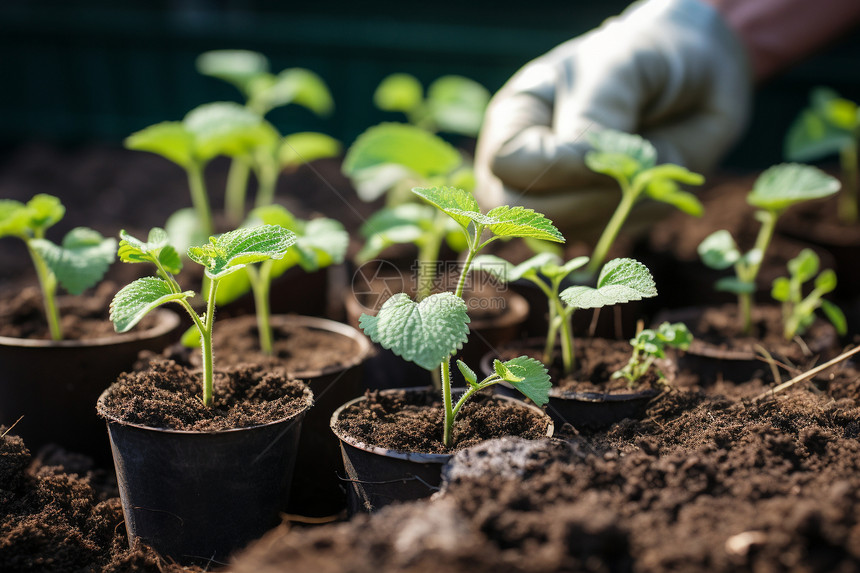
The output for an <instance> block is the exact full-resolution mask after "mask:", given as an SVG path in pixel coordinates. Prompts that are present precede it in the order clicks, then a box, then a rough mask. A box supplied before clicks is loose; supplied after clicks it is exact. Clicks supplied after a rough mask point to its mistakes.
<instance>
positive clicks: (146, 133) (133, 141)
mask: <svg viewBox="0 0 860 573" xmlns="http://www.w3.org/2000/svg"><path fill="white" fill-rule="evenodd" d="M124 144H125V147H126V148H127V149H134V150H137V151H149V152H151V153H155V154H158V155H160V156H162V157H164V158H165V159H168V160H170V161H172V162H174V163H176V164H177V165H179V166H181V167H183V168H185V169H187V168H188V167H189V166H190V165H192V164H193V163H194V160H195V142H194V134H193V133H191V131H189V130H188V128H187V127H186V126H185V125H184V124H183V123H182V122H179V121H164V122H161V123H156V124H155V125H150V126H149V127H145V128H144V129H141V130H140V131H137V132H135V133H132V134H131V135H129V136H128V137H126V138H125V142H124Z"/></svg>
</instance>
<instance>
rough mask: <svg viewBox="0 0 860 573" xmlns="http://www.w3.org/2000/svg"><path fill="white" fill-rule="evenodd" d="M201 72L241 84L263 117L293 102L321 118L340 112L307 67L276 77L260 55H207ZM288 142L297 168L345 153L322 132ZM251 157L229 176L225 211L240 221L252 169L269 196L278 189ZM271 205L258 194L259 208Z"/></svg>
mask: <svg viewBox="0 0 860 573" xmlns="http://www.w3.org/2000/svg"><path fill="white" fill-rule="evenodd" d="M197 71H199V72H200V73H201V74H203V75H206V76H211V77H214V78H219V79H222V80H224V81H226V82H228V83H230V84H232V85H233V86H235V87H236V89H238V90H239V91H240V92H241V93H242V95H243V96H244V98H245V107H246V108H248V109H249V110H250V111H252V112H254V113H255V114H257V115H258V116H259V117H260V118H263V117H265V116H266V114H268V113H269V112H270V111H271V110H273V109H275V108H278V107H282V106H285V105H288V104H296V105H299V106H302V107H304V108H306V109H308V110H310V111H312V112H313V113H315V114H316V115H318V116H328V115H330V114H331V112H332V109H334V102H333V100H332V97H331V93H330V92H329V90H328V87H327V86H326V84H325V82H324V81H323V80H322V78H320V77H319V76H318V75H317V74H315V73H313V72H311V71H310V70H306V69H304V68H287V69H285V70H283V71H281V72H280V73H279V74H277V75H274V74H272V73H270V72H269V60H268V58H266V56H264V55H263V54H260V53H259V52H252V51H250V50H212V51H209V52H204V53H203V54H201V55H200V56H198V58H197ZM290 138H293V140H290ZM287 141H289V142H290V145H289V146H287V151H286V153H288V154H289V151H290V148H292V151H294V152H295V153H293V155H295V156H297V158H298V159H299V161H296V162H295V164H299V163H304V162H307V161H312V160H313V159H320V158H322V157H331V156H333V155H337V154H338V153H340V144H339V143H338V142H337V141H336V140H334V139H332V138H331V137H329V136H327V135H324V134H322V133H315V132H306V133H297V134H295V135H293V136H288V138H287ZM320 152H322V153H320ZM251 159H252V158H249V157H247V156H245V155H239V156H234V157H233V158H232V163H231V164H230V171H229V173H228V174H227V189H226V194H225V197H224V210H225V211H226V213H227V216H228V217H229V218H230V219H231V220H232V221H233V222H239V221H241V220H242V219H243V218H244V217H245V195H246V193H247V188H248V176H249V174H250V172H251V170H252V169H253V170H254V171H255V172H256V173H255V174H256V176H257V180H258V181H259V183H260V187H261V188H262V187H265V188H266V189H267V191H266V193H268V189H269V188H272V189H273V188H274V185H273V184H272V183H271V182H270V181H268V180H264V179H261V178H260V170H261V169H260V166H259V165H257V166H255V165H254V164H253V162H252V161H251ZM281 167H282V168H283V167H284V166H283V165H282V166H281ZM264 194H265V193H264ZM270 203H271V201H268V202H265V199H262V200H261V198H260V194H258V196H257V206H258V207H259V206H261V205H268V204H270Z"/></svg>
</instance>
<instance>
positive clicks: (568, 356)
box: [558, 309, 573, 375]
mask: <svg viewBox="0 0 860 573" xmlns="http://www.w3.org/2000/svg"><path fill="white" fill-rule="evenodd" d="M558 314H559V316H560V317H561V360H562V363H563V364H564V373H565V374H566V375H567V374H570V373H571V372H573V329H572V328H571V327H570V317H571V315H572V314H573V312H571V313H567V312H565V310H564V309H559V311H558Z"/></svg>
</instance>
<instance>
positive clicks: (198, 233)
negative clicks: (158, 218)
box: [164, 207, 208, 253]
mask: <svg viewBox="0 0 860 573" xmlns="http://www.w3.org/2000/svg"><path fill="white" fill-rule="evenodd" d="M164 229H165V231H166V232H167V236H168V237H170V244H172V245H173V247H174V248H175V249H176V252H177V253H185V252H187V251H188V249H189V248H190V247H192V246H194V245H200V244H202V243H205V242H206V240H207V239H208V233H207V232H206V229H204V228H203V223H202V221H200V218H199V217H198V216H197V211H195V210H194V209H192V208H191V207H187V208H184V209H179V210H178V211H176V212H174V213H173V214H172V215H170V217H168V218H167V222H166V223H165V224H164Z"/></svg>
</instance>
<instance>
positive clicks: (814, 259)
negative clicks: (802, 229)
mask: <svg viewBox="0 0 860 573" xmlns="http://www.w3.org/2000/svg"><path fill="white" fill-rule="evenodd" d="M818 265H819V259H818V255H816V254H815V251H813V250H812V249H803V250H802V251H800V253H798V255H797V256H796V257H794V258H793V259H791V260H790V261H788V272H789V273H791V276H793V277H794V278H795V280H797V281H798V282H799V283H801V284H803V283H805V282H806V281H808V280H810V279H811V278H812V277H814V276H815V275H816V274H817V273H818Z"/></svg>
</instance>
